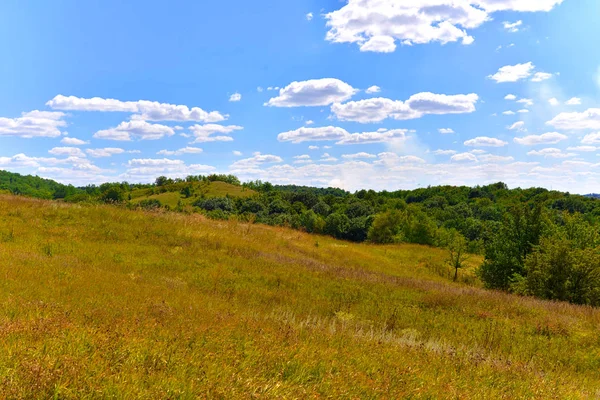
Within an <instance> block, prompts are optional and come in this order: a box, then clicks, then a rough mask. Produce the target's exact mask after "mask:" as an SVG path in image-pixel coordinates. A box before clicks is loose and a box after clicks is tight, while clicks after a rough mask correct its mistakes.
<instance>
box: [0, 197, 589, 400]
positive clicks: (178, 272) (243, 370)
mask: <svg viewBox="0 0 600 400" xmlns="http://www.w3.org/2000/svg"><path fill="white" fill-rule="evenodd" d="M445 257H446V254H445V253H444V251H442V250H439V249H433V248H429V247H421V246H417V245H392V246H372V245H367V244H350V243H347V242H341V241H336V240H334V239H332V238H330V237H322V236H312V235H308V234H304V233H301V232H299V231H293V230H288V229H283V228H274V227H268V226H260V225H245V224H241V223H237V222H235V221H225V222H224V221H211V220H206V219H205V218H203V217H202V216H199V215H190V216H186V215H182V214H175V213H155V214H151V213H144V212H141V211H128V210H125V209H122V208H118V207H111V206H79V205H67V204H65V203H53V202H47V201H42V200H31V199H25V198H17V197H11V196H0V398H51V397H53V396H54V398H65V399H70V398H73V399H79V398H148V399H157V398H182V399H192V398H198V397H200V398H204V397H208V398H223V399H231V398H249V397H258V398H390V399H395V398H597V397H598V395H600V376H599V375H598V373H597V371H598V368H599V367H600V311H599V310H597V309H593V308H590V307H582V306H574V305H568V304H565V303H552V302H545V301H540V300H534V299H529V298H522V297H516V296H513V295H509V294H504V293H499V292H489V291H485V290H483V289H480V288H478V287H477V283H476V282H474V286H469V285H467V283H465V282H462V283H452V282H450V280H449V279H448V278H447V274H448V272H449V271H448V270H447V267H446V266H445V265H444V260H445ZM480 261H481V260H480V259H477V258H472V259H471V263H472V264H471V267H475V266H476V265H477V264H478V263H479V262H480ZM461 274H463V275H462V280H463V281H466V282H473V280H474V279H473V278H472V277H471V276H470V271H469V270H467V271H464V272H463V271H461Z"/></svg>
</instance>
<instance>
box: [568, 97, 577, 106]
mask: <svg viewBox="0 0 600 400" xmlns="http://www.w3.org/2000/svg"><path fill="white" fill-rule="evenodd" d="M565 104H566V105H568V106H578V105H580V104H581V99H580V98H579V97H573V98H571V99H569V100H567V101H566V103H565Z"/></svg>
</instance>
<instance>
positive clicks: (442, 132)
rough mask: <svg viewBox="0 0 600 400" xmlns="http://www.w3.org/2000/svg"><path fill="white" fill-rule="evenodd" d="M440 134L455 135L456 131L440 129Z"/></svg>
mask: <svg viewBox="0 0 600 400" xmlns="http://www.w3.org/2000/svg"><path fill="white" fill-rule="evenodd" d="M438 132H439V133H441V134H442V135H448V134H450V133H454V130H453V129H450V128H440V129H438Z"/></svg>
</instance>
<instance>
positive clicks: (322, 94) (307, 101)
mask: <svg viewBox="0 0 600 400" xmlns="http://www.w3.org/2000/svg"><path fill="white" fill-rule="evenodd" d="M356 92H358V90H357V89H354V88H353V87H352V86H350V85H349V84H347V83H346V82H343V81H341V80H339V79H334V78H323V79H311V80H308V81H302V82H292V83H290V84H289V85H288V86H286V87H284V88H283V89H281V90H280V91H279V96H277V97H273V98H272V99H270V100H269V101H268V102H267V103H265V106H270V107H301V106H328V105H330V104H332V103H339V102H342V101H345V100H348V99H349V98H351V97H352V96H353V95H354V94H355V93H356Z"/></svg>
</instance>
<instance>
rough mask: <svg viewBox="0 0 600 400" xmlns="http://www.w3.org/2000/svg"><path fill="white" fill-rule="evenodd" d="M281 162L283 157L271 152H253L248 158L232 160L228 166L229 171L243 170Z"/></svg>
mask: <svg viewBox="0 0 600 400" xmlns="http://www.w3.org/2000/svg"><path fill="white" fill-rule="evenodd" d="M281 162H283V159H282V158H281V157H279V156H275V155H272V154H260V153H258V154H255V155H254V156H252V157H250V158H245V159H243V160H239V161H236V162H234V163H233V164H231V165H230V166H229V169H230V170H231V171H236V170H237V171H244V170H252V169H257V168H259V167H260V166H261V165H263V164H277V163H281Z"/></svg>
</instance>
